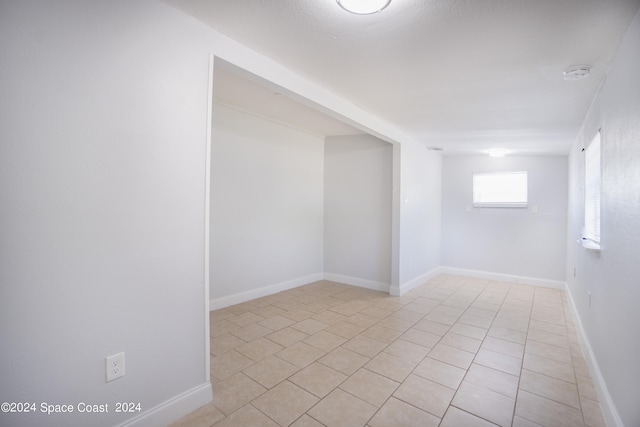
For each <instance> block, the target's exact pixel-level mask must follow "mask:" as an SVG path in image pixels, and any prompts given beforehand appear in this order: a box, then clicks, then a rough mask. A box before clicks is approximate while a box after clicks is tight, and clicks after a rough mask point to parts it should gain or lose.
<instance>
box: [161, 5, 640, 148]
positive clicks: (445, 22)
mask: <svg viewBox="0 0 640 427" xmlns="http://www.w3.org/2000/svg"><path fill="white" fill-rule="evenodd" d="M166 1H167V3H169V4H171V5H173V6H174V7H176V8H178V9H180V10H182V11H184V12H186V13H188V14H190V15H192V16H194V17H195V18H197V19H198V20H200V21H202V22H204V23H206V24H207V25H209V26H211V27H213V28H215V29H216V30H218V31H219V32H221V33H223V34H225V35H227V36H229V37H231V38H233V39H235V40H237V41H238V42H240V43H242V44H244V45H246V46H248V47H250V48H252V49H254V50H256V51H257V52H260V53H262V54H264V55H266V56H268V57H271V58H272V59H274V60H276V61H278V62H279V63H281V64H282V65H284V66H286V67H287V68H289V69H291V70H293V71H295V72H296V73H298V74H300V75H302V76H304V77H306V78H307V79H309V80H311V81H314V82H316V83H318V84H320V85H322V86H324V87H326V88H327V89H329V90H331V91H332V92H334V93H336V94H337V95H339V96H342V97H343V98H345V99H347V100H349V101H350V102H351V103H353V104H355V105H357V106H359V107H361V108H362V109H364V110H366V111H368V112H369V113H371V114H373V115H375V116H378V117H381V118H384V120H385V121H387V122H390V123H392V124H394V125H395V126H396V127H397V128H399V129H401V130H402V131H403V132H404V133H406V134H408V135H411V136H412V137H413V138H415V139H417V140H419V141H422V142H423V143H424V144H425V145H433V146H442V147H444V148H445V149H447V150H448V151H450V152H456V151H458V152H473V151H480V150H484V149H487V148H491V147H504V148H507V149H511V150H515V151H517V152H521V153H566V152H567V150H568V147H569V146H570V144H571V142H572V141H573V139H574V138H575V136H576V134H577V131H578V129H579V126H580V124H581V122H582V120H583V118H584V116H585V114H586V111H587V109H588V108H589V105H590V103H591V100H592V99H593V96H594V94H595V93H596V90H597V88H598V86H599V84H600V82H601V80H602V79H603V77H604V75H605V73H606V70H607V69H608V66H609V63H610V62H611V60H612V59H613V57H614V55H615V52H616V50H617V48H618V46H619V45H620V42H621V40H622V38H623V36H624V34H625V32H626V30H627V28H628V26H629V24H630V22H631V20H632V19H633V16H634V14H635V12H636V10H637V9H638V6H639V5H640V1H639V0H482V1H480V0H437V1H436V0H393V1H392V2H391V5H390V6H389V7H388V8H387V9H385V10H384V11H383V12H382V13H379V14H375V15H366V16H360V15H353V14H349V13H346V12H345V11H344V10H342V9H341V8H340V7H339V6H338V5H337V4H336V2H335V0H279V1H267V0H233V1H230V0H166ZM582 64H587V65H590V66H592V74H591V76H590V77H589V78H587V79H585V80H580V81H564V80H563V76H562V72H563V71H564V70H565V69H566V68H568V67H570V66H574V65H582ZM245 95H246V94H245ZM229 96H230V95H229ZM227 102H233V100H232V99H230V98H229V99H227ZM253 108H257V109H259V108H260V103H259V102H256V105H254V106H253ZM290 119H291V120H292V121H295V120H296V118H295V113H292V116H291V117H290Z"/></svg>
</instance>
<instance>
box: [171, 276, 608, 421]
mask: <svg viewBox="0 0 640 427" xmlns="http://www.w3.org/2000/svg"><path fill="white" fill-rule="evenodd" d="M211 382H212V384H213V394H214V401H213V403H211V404H209V405H207V406H204V407H203V408H201V409H199V410H197V411H195V412H193V413H192V414H189V415H188V416H187V417H185V418H183V419H182V420H180V421H178V422H177V423H176V424H175V425H176V426H212V425H215V426H216V427H222V426H242V427H246V426H252V427H253V426H289V425H291V426H295V427H303V426H330V427H332V426H345V427H357V426H369V427H383V426H392V427H399V426H440V427H458V426H460V427H474V426H495V425H498V426H517V427H533V426H567V427H574V426H588V427H600V426H604V425H605V424H604V420H603V418H602V414H601V411H600V407H599V404H598V402H597V396H596V393H595V391H594V389H593V385H592V382H591V378H590V377H589V371H588V369H587V366H586V363H585V361H584V359H583V356H582V352H581V350H580V347H579V344H578V340H577V336H576V330H575V325H574V323H573V320H572V318H571V314H570V312H569V309H568V306H567V300H566V296H565V293H564V292H562V291H559V290H555V289H547V288H540V287H531V286H525V285H518V284H510V283H504V282H493V281H488V280H480V279H472V278H467V277H461V276H450V275H441V276H438V277H436V278H434V279H432V280H431V281H430V282H429V283H427V284H425V285H423V286H421V287H419V288H417V289H415V290H413V291H411V292H409V293H408V294H407V295H404V296H402V297H391V296H389V295H387V294H385V293H382V292H375V291H370V290H367V289H361V288H356V287H352V286H347V285H343V284H338V283H333V282H327V281H322V282H317V283H313V284H310V285H306V286H302V287H299V288H296V289H292V290H289V291H286V292H282V293H279V294H276V295H271V296H267V297H264V298H260V299H257V300H254V301H250V302H246V303H243V304H239V305H235V306H232V307H228V308H225V309H221V310H216V311H213V312H211Z"/></svg>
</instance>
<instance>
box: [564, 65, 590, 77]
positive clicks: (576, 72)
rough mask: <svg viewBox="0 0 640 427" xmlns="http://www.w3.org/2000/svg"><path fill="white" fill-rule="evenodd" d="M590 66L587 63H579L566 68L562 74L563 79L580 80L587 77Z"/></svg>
mask: <svg viewBox="0 0 640 427" xmlns="http://www.w3.org/2000/svg"><path fill="white" fill-rule="evenodd" d="M590 73H591V67H589V66H588V65H579V66H577V67H571V68H567V69H566V70H565V71H564V73H562V75H563V76H564V79H565V80H581V79H584V78H585V77H589V74H590Z"/></svg>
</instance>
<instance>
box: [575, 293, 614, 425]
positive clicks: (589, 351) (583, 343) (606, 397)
mask: <svg viewBox="0 0 640 427" xmlns="http://www.w3.org/2000/svg"><path fill="white" fill-rule="evenodd" d="M567 297H568V299H569V307H570V308H571V312H572V313H571V314H573V318H574V319H575V323H576V332H577V334H578V340H579V341H580V347H581V348H582V353H583V355H584V359H585V361H586V362H587V366H588V367H589V372H590V373H591V379H592V381H593V387H594V388H595V389H596V393H597V394H598V400H599V403H600V409H601V410H602V416H603V417H604V421H605V423H606V424H607V426H608V427H624V423H623V422H622V419H621V418H620V415H619V414H618V411H617V410H616V407H615V405H614V404H613V399H612V398H611V394H610V393H609V389H608V388H607V383H605V381H604V377H603V376H602V371H601V370H600V366H599V365H598V360H597V359H596V355H595V354H594V352H593V348H592V347H591V343H590V342H589V339H588V338H587V335H586V333H585V331H584V327H583V326H582V319H581V318H580V314H579V313H578V309H577V307H576V305H575V302H574V300H573V296H572V295H571V292H569V289H568V288H567Z"/></svg>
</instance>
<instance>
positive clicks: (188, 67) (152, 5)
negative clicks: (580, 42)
mask: <svg viewBox="0 0 640 427" xmlns="http://www.w3.org/2000/svg"><path fill="white" fill-rule="evenodd" d="M0 51H2V61H1V63H0V85H1V87H0V91H1V93H2V103H1V104H0V140H1V141H2V144H0V162H1V164H2V167H0V197H1V200H2V209H1V210H0V227H1V234H2V239H1V246H0V281H1V283H2V286H1V288H0V293H1V294H0V301H1V302H0V304H1V309H0V337H1V342H2V352H0V383H1V384H2V387H1V388H0V400H1V401H23V402H31V401H33V402H38V403H39V404H40V403H52V404H77V403H80V402H94V403H98V404H102V403H111V404H113V403H114V402H116V401H130V402H140V405H141V406H140V412H135V413H115V412H114V411H113V409H114V408H113V406H111V409H112V411H110V412H109V413H104V414H101V415H96V414H81V413H78V412H77V411H76V412H74V413H73V414H66V415H53V416H47V415H45V414H42V413H40V412H38V413H36V414H32V415H30V416H29V417H23V416H20V415H14V414H4V413H0V424H2V425H12V426H22V425H28V426H38V425H47V426H56V425H64V426H76V425H78V426H84V425H92V426H102V425H115V424H121V423H130V424H136V425H153V426H157V425H164V424H168V423H170V422H171V421H172V420H174V419H176V418H178V417H179V416H181V415H184V414H185V413H187V412H190V411H191V410H193V409H195V408H196V407H197V406H199V405H202V404H204V403H206V402H207V401H208V400H210V399H211V388H210V385H209V377H208V369H209V368H208V366H209V355H208V352H207V345H208V344H207V343H208V340H207V337H206V335H207V329H208V316H207V313H205V309H206V308H207V307H206V304H205V298H206V293H207V291H206V290H205V289H207V290H208V286H207V285H205V268H204V267H205V259H204V258H205V234H204V233H205V232H204V230H205V218H204V216H205V211H206V210H205V205H206V203H205V200H206V195H205V176H206V170H205V165H206V159H205V157H206V144H207V138H206V132H207V127H206V121H207V102H208V99H207V97H208V94H207V81H208V75H207V72H208V61H209V54H210V53H213V54H214V55H215V56H216V58H223V59H225V60H226V61H228V62H230V63H232V64H235V65H237V66H239V67H241V68H244V69H246V70H249V71H251V72H253V73H254V74H257V75H259V76H261V78H263V79H266V80H268V81H272V82H275V83H276V84H278V85H279V86H280V88H281V90H282V91H284V93H287V94H289V95H293V94H295V96H297V99H301V100H306V102H307V103H308V105H313V106H319V107H321V108H322V109H324V111H330V110H334V111H336V112H337V113H334V116H337V117H340V118H343V119H345V120H347V121H348V122H349V123H353V124H357V125H358V126H359V127H360V128H362V129H371V132H373V133H375V134H376V135H379V136H381V137H383V138H386V139H391V140H398V141H402V140H403V139H404V138H406V136H404V135H403V134H402V133H401V132H400V131H399V130H398V129H396V128H394V127H393V126H391V125H390V124H388V123H385V122H384V121H382V120H380V119H379V118H377V117H374V116H372V115H370V114H368V113H366V112H364V111H363V110H361V109H360V108H358V107H356V106H355V105H353V104H351V103H349V102H347V101H345V100H344V99H342V98H340V97H338V96H336V95H335V94H333V93H331V92H329V91H327V90H326V89H324V88H322V87H320V86H318V85H317V84H315V83H312V82H309V81H308V80H306V79H304V78H303V77H301V76H298V75H296V74H295V73H293V72H292V71H291V70H288V69H286V68H284V67H283V66H281V65H280V64H278V63H277V62H275V61H273V60H270V59H268V58H266V57H264V56H262V55H259V54H257V53H256V52H254V51H251V50H249V49H247V48H246V47H244V46H242V45H240V44H238V43H237V42H235V41H233V40H231V39H229V38H227V37H225V36H222V35H221V34H219V33H217V32H216V31H214V30H212V29H210V28H208V27H205V26H204V25H203V24H201V23H199V22H198V21H197V20H195V19H194V18H192V17H189V16H187V15H185V14H183V13H181V12H178V11H177V10H175V9H173V8H172V7H170V6H168V5H166V4H164V3H161V2H159V1H155V0H136V1H128V0H113V1H109V2H87V1H83V0H61V1H57V2H42V1H38V0H23V1H19V2H0ZM321 253H322V251H320V254H321ZM176 348H179V349H180V351H178V352H176V351H175V349H176ZM121 351H124V352H125V353H126V372H127V374H126V376H125V377H124V378H122V379H119V380H116V381H114V382H112V383H108V384H107V383H105V360H104V358H105V356H107V355H111V354H114V353H118V352H121ZM168 367H176V369H168Z"/></svg>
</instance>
